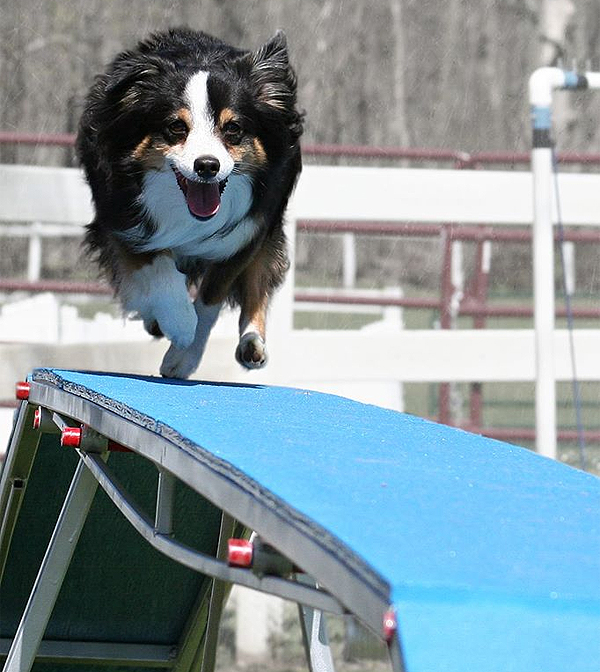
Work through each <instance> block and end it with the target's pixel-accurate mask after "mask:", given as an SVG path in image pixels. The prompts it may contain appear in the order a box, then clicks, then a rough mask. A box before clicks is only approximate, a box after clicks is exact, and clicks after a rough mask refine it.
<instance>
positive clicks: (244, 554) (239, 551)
mask: <svg viewBox="0 0 600 672" xmlns="http://www.w3.org/2000/svg"><path fill="white" fill-rule="evenodd" d="M253 556H254V544H253V543H252V542H251V541H248V540H247V539H229V540H228V542H227V562H228V564H229V566H230V567H243V568H245V569H248V568H250V567H252V560H253Z"/></svg>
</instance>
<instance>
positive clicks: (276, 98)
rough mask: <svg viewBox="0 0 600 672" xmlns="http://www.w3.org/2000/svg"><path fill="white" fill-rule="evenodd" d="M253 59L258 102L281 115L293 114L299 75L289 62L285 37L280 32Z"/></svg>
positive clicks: (252, 56) (252, 67)
mask: <svg viewBox="0 0 600 672" xmlns="http://www.w3.org/2000/svg"><path fill="white" fill-rule="evenodd" d="M249 58H250V67H251V70H250V76H251V79H252V82H253V84H254V87H255V91H256V98H257V100H259V101H260V102H262V103H265V104H266V105H269V106H270V107H273V108H275V109H277V110H280V111H289V110H292V109H293V108H294V105H295V103H296V75H295V74H294V71H293V69H292V67H291V66H290V62H289V60H288V51H287V39H286V37H285V33H284V32H283V31H282V30H278V31H277V32H276V33H275V35H274V36H273V37H272V38H271V39H270V40H269V41H268V42H266V43H265V44H263V46H262V47H260V48H259V49H257V50H256V51H255V52H253V53H252V54H250V57H249Z"/></svg>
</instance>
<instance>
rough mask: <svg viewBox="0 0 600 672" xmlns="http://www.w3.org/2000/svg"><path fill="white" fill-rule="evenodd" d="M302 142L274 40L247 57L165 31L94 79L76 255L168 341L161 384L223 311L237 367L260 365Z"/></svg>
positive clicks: (291, 83) (197, 350)
mask: <svg viewBox="0 0 600 672" xmlns="http://www.w3.org/2000/svg"><path fill="white" fill-rule="evenodd" d="M301 134H302V116H301V114H300V113H299V112H298V110H297V108H296V76H295V74H294V71H293V69H292V68H291V66H290V64H289V60H288V54H287V46H286V40H285V36H284V35H283V33H281V32H278V33H277V34H276V35H275V36H274V37H273V38H272V39H271V40H270V41H268V42H267V43H266V44H265V45H263V46H262V47H261V48H259V49H258V50H257V51H254V52H249V51H243V50H240V49H237V48H234V47H231V46H229V45H227V44H225V43H223V42H221V41H220V40H218V39H216V38H213V37H211V36H209V35H206V34H205V33H200V32H195V31H191V30H187V29H177V30H171V31H169V32H166V33H162V34H157V35H154V36H152V37H150V38H149V39H148V40H146V41H144V42H141V43H140V44H138V45H137V47H136V48H135V49H133V50H131V51H125V52H123V53H121V54H119V55H118V56H117V57H116V58H115V60H114V61H113V62H112V63H111V65H110V66H109V67H108V70H107V72H106V73H105V74H102V75H99V76H98V77H97V78H96V81H95V83H94V85H93V86H92V88H91V90H90V93H89V95H88V97H87V100H86V105H85V109H84V112H83V115H82V119H81V124H80V128H79V135H78V141H77V148H78V154H79V158H80V160H81V163H82V164H83V167H84V170H85V173H86V176H87V179H88V182H89V184H90V187H91V190H92V195H93V200H94V205H95V212H96V215H95V218H94V221H93V222H92V223H91V224H89V226H88V230H87V236H86V244H87V247H88V249H89V251H90V252H91V253H92V254H93V255H94V256H95V257H96V258H97V260H98V262H99V263H100V266H101V268H102V269H103V271H104V272H105V274H106V276H107V277H108V280H109V281H110V283H111V285H112V287H113V288H114V290H115V293H116V295H117V296H118V298H119V299H120V301H121V303H122V306H123V308H124V310H125V312H126V313H127V314H133V315H135V316H137V317H139V318H141V319H142V320H143V322H144V326H145V328H146V330H147V331H148V332H149V333H151V334H152V335H154V336H161V335H164V336H166V337H167V338H168V339H169V340H170V341H171V346H170V348H169V350H168V351H167V353H166V355H165V357H164V359H163V362H162V365H161V369H160V371H161V373H162V375H164V376H168V377H176V378H187V377H188V376H189V375H190V374H191V373H193V371H195V369H196V368H197V366H198V364H199V362H200V359H201V357H202V354H203V351H204V348H205V345H206V341H207V339H208V336H209V334H210V331H211V329H212V327H213V325H214V323H215V321H216V319H217V317H218V315H219V311H220V309H221V307H222V305H223V304H224V303H225V302H229V303H230V304H232V305H239V307H240V310H241V312H240V320H239V335H240V340H239V344H238V347H237V350H236V353H235V354H236V358H237V360H238V361H239V362H240V363H241V364H242V365H243V366H245V367H247V368H258V367H261V366H263V365H264V364H265V362H266V350H265V321H266V313H267V307H268V303H269V298H270V296H271V295H272V293H273V291H274V290H275V289H276V288H277V286H278V285H279V284H280V283H281V282H282V280H283V277H284V275H285V272H286V270H287V267H288V258H287V253H286V240H285V235H284V231H283V217H284V212H285V209H286V206H287V202H288V198H289V196H290V193H291V191H292V189H293V187H294V185H295V182H296V179H297V177H298V175H299V173H300V170H301V157H300V146H299V138H300V135H301Z"/></svg>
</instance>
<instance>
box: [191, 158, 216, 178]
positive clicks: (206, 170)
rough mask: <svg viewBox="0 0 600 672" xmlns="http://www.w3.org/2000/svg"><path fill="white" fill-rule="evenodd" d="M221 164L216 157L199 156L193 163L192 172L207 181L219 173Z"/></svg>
mask: <svg viewBox="0 0 600 672" xmlns="http://www.w3.org/2000/svg"><path fill="white" fill-rule="evenodd" d="M220 167H221V164H220V163H219V159H217V157H216V156H199V157H198V158H197V159H196V160H195V161H194V172H195V173H196V174H197V175H198V176H199V177H201V178H202V179H204V180H209V179H211V178H213V177H215V176H216V174H217V173H218V172H219V168H220Z"/></svg>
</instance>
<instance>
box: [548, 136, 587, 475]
mask: <svg viewBox="0 0 600 672" xmlns="http://www.w3.org/2000/svg"><path fill="white" fill-rule="evenodd" d="M552 172H553V176H554V192H555V194H556V212H557V220H556V225H557V230H558V248H559V252H560V264H561V268H562V287H563V293H564V295H565V309H566V313H567V330H568V333H569V350H570V355H571V367H572V370H573V379H572V387H573V403H574V406H575V421H576V425H577V441H578V444H579V462H580V464H581V468H582V469H583V470H584V471H585V470H586V455H585V453H586V450H585V436H584V429H583V421H582V419H581V391H580V387H579V380H578V378H577V368H576V364H575V340H574V335H573V330H574V320H573V307H572V305H571V295H570V294H569V292H568V291H567V274H566V264H565V251H564V244H565V228H564V225H563V221H562V214H561V207H560V192H559V190H558V161H557V158H556V152H555V150H554V147H553V148H552Z"/></svg>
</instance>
